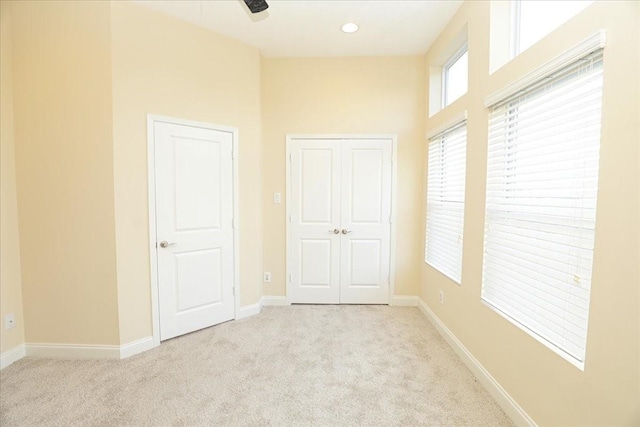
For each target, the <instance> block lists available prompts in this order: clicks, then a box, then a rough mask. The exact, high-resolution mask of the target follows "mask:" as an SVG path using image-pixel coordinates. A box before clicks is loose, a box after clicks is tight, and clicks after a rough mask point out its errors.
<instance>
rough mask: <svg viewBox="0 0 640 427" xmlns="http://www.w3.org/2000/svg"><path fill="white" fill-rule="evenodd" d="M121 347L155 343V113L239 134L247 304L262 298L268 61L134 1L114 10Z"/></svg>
mask: <svg viewBox="0 0 640 427" xmlns="http://www.w3.org/2000/svg"><path fill="white" fill-rule="evenodd" d="M111 14H112V22H111V31H112V43H113V45H112V52H113V67H112V70H113V122H114V128H113V136H114V146H113V156H114V172H115V177H114V182H115V211H116V234H117V262H118V301H119V309H120V341H121V342H122V343H127V342H130V341H133V340H136V339H140V338H144V337H146V336H149V335H151V327H152V326H151V294H150V292H151V291H150V289H151V288H150V273H149V246H148V242H149V240H148V239H149V237H148V236H149V225H148V223H149V221H148V191H147V127H146V126H147V121H146V120H147V114H148V113H152V114H160V115H166V116H172V117H177V118H182V119H189V120H198V121H204V122H210V123H216V124H220V125H227V126H234V127H237V128H238V129H239V142H240V144H239V146H240V157H239V162H240V165H239V169H240V170H239V176H240V288H241V292H240V301H241V305H242V306H246V305H249V304H253V303H256V302H258V301H259V299H260V298H261V296H262V285H261V284H262V217H261V214H260V212H261V209H262V208H261V186H260V181H261V157H260V156H261V144H260V137H261V117H260V53H259V52H258V50H257V49H256V48H253V47H249V46H247V45H244V44H242V43H240V42H237V41H234V40H231V39H228V38H226V37H223V36H220V35H217V34H215V33H213V32H211V31H208V30H205V29H203V28H200V27H197V26H195V25H192V24H189V23H186V22H183V21H179V20H177V19H174V18H171V17H168V16H165V15H162V14H160V13H157V12H154V11H151V10H149V9H147V8H143V7H141V6H138V5H135V4H132V3H130V2H113V3H112V4H111Z"/></svg>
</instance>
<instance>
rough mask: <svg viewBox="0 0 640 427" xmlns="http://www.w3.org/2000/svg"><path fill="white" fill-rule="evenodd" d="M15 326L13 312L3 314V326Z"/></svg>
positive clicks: (11, 327)
mask: <svg viewBox="0 0 640 427" xmlns="http://www.w3.org/2000/svg"><path fill="white" fill-rule="evenodd" d="M15 327H16V316H15V314H13V313H10V314H7V315H6V316H4V328H5V329H13V328H15Z"/></svg>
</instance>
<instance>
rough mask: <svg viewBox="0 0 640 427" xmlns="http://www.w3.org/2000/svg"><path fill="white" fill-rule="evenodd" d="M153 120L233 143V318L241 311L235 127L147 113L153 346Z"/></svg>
mask: <svg viewBox="0 0 640 427" xmlns="http://www.w3.org/2000/svg"><path fill="white" fill-rule="evenodd" d="M155 123H169V124H174V125H183V126H190V127H197V128H202V129H211V130H216V131H220V132H228V133H231V135H232V139H233V146H232V151H231V153H232V154H231V157H232V162H233V164H232V169H233V178H232V179H233V297H234V298H233V299H234V319H237V318H238V314H239V313H240V221H239V220H238V217H239V212H240V209H239V200H240V197H239V187H238V184H239V178H238V128H235V127H231V126H223V125H217V124H213V123H205V122H198V121H194V120H185V119H178V118H175V117H168V116H161V115H157V114H147V191H148V194H149V267H150V273H151V319H152V330H153V333H152V336H153V344H154V346H158V345H160V304H159V300H158V298H159V290H158V251H157V246H156V245H157V224H156V173H155V172H156V169H155V166H156V162H155V134H154V125H155Z"/></svg>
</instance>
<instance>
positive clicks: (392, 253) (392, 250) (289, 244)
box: [285, 134, 398, 305]
mask: <svg viewBox="0 0 640 427" xmlns="http://www.w3.org/2000/svg"><path fill="white" fill-rule="evenodd" d="M301 139H306V140H337V139H340V140H342V139H384V140H391V146H392V150H391V236H390V242H389V243H390V247H389V258H390V259H389V275H390V281H389V305H392V304H393V297H394V295H395V274H396V222H397V221H396V211H397V209H396V193H397V191H396V183H397V181H398V179H397V177H398V168H397V165H398V162H397V155H398V136H397V135H393V134H287V153H286V158H285V163H286V181H287V183H286V184H287V188H286V200H285V201H286V217H285V223H286V230H287V237H286V277H285V281H286V287H285V289H286V293H287V295H286V304H290V303H291V301H290V299H289V296H290V295H291V267H292V265H293V259H292V248H293V241H292V239H293V236H292V230H291V208H292V207H291V203H290V201H291V194H292V192H291V151H292V148H293V141H294V140H301Z"/></svg>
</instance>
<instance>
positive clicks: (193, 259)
mask: <svg viewBox="0 0 640 427" xmlns="http://www.w3.org/2000/svg"><path fill="white" fill-rule="evenodd" d="M154 142H155V176H156V189H155V191H156V224H157V225H156V227H157V228H156V233H157V236H156V238H157V242H158V245H157V251H158V296H159V308H160V339H162V340H166V339H169V338H173V337H175V336H178V335H182V334H186V333H189V332H192V331H195V330H198V329H202V328H205V327H208V326H212V325H215V324H217V323H220V322H224V321H227V320H231V319H232V318H233V316H234V304H235V302H234V295H233V284H234V278H233V275H234V267H233V266H234V260H233V257H234V255H233V254H234V246H233V227H232V219H233V162H232V149H233V136H232V134H231V133H229V132H223V131H216V130H211V129H203V128H199V127H192V126H185V125H177V124H169V123H161V122H157V123H155V125H154Z"/></svg>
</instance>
